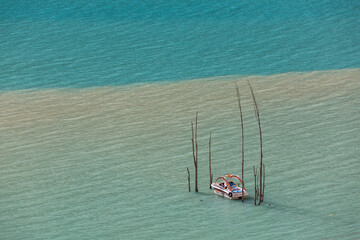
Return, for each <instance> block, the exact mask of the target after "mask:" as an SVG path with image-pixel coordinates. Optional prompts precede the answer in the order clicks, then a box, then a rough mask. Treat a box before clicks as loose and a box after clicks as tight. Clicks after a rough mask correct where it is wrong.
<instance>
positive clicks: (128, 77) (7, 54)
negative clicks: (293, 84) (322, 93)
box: [0, 0, 360, 90]
mask: <svg viewBox="0 0 360 240" xmlns="http://www.w3.org/2000/svg"><path fill="white" fill-rule="evenodd" d="M359 11H360V4H359V3H358V2H357V1H306V2H302V1H295V0H294V1H277V2H276V3H273V2H271V1H256V3H253V2H250V1H242V2H239V1H226V2H225V3H224V1H155V2H152V1H148V2H146V1H96V0H91V1H76V3H71V2H68V1H57V0H52V1H31V2H29V1H0V32H1V35H0V49H2V50H1V59H2V60H1V61H0V89H1V90H13V89H28V88H59V87H80V88H81V87H89V86H109V85H111V86H113V85H123V84H129V83H139V82H141V83H143V82H157V81H179V80H187V79H196V78H202V77H213V76H223V75H254V74H261V75H262V74H276V73H287V72H293V71H314V70H329V69H343V68H355V67H360V64H359V60H358V59H360V46H359V44H358V43H359V39H360V31H359V30H360V29H359V26H360V18H359V15H360V14H359Z"/></svg>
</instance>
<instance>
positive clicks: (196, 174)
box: [195, 112, 199, 192]
mask: <svg viewBox="0 0 360 240" xmlns="http://www.w3.org/2000/svg"><path fill="white" fill-rule="evenodd" d="M197 120H198V112H196V120H195V148H196V169H195V191H196V192H197V191H198V151H199V149H198V143H197Z"/></svg>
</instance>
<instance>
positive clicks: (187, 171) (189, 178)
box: [186, 168, 191, 192]
mask: <svg viewBox="0 0 360 240" xmlns="http://www.w3.org/2000/svg"><path fill="white" fill-rule="evenodd" d="M186 169H187V172H188V183H189V192H190V191H191V187H190V172H189V168H186Z"/></svg>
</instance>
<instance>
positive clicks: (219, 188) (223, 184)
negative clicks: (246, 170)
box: [211, 174, 249, 199]
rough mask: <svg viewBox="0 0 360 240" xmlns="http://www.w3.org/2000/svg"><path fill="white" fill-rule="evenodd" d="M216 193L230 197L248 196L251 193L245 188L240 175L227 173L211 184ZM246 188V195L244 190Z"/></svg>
mask: <svg viewBox="0 0 360 240" xmlns="http://www.w3.org/2000/svg"><path fill="white" fill-rule="evenodd" d="M211 187H212V188H213V189H214V193H215V194H218V195H220V196H223V197H226V198H229V199H241V198H244V199H245V198H247V197H248V196H249V195H248V193H247V192H246V190H245V186H244V184H243V182H242V181H241V179H240V177H239V176H238V175H234V174H227V175H225V177H224V176H220V177H218V178H217V179H216V181H215V182H214V183H212V184H211ZM243 189H244V196H243V195H242V190H243Z"/></svg>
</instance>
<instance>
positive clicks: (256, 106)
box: [248, 81, 263, 205]
mask: <svg viewBox="0 0 360 240" xmlns="http://www.w3.org/2000/svg"><path fill="white" fill-rule="evenodd" d="M248 84H249V87H250V90H251V95H252V98H253V101H254V111H255V117H256V120H257V122H258V125H259V132H260V174H259V175H260V176H259V177H260V198H259V205H260V203H261V202H262V200H261V196H262V188H263V187H262V167H263V151H262V134H261V124H260V114H259V108H258V105H257V103H256V99H255V95H254V91H253V88H252V87H251V85H250V82H249V81H248Z"/></svg>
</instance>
